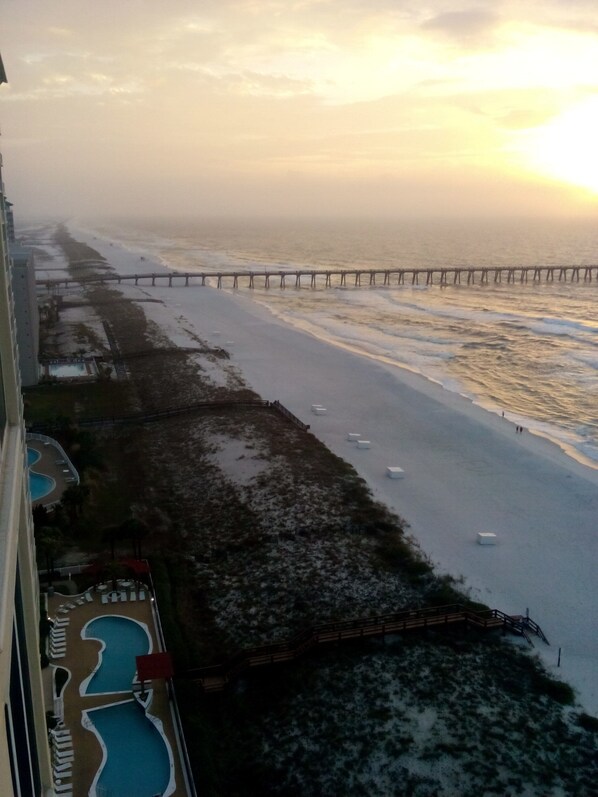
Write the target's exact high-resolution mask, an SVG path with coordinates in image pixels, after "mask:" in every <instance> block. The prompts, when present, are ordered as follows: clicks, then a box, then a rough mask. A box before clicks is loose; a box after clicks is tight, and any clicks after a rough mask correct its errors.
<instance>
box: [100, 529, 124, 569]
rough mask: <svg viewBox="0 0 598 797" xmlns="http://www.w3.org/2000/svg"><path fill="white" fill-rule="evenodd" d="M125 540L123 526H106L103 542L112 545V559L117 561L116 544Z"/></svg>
mask: <svg viewBox="0 0 598 797" xmlns="http://www.w3.org/2000/svg"><path fill="white" fill-rule="evenodd" d="M122 538H123V533H122V530H121V526H116V525H114V526H106V527H105V528H104V529H102V540H103V541H104V542H108V543H110V559H111V560H112V561H113V562H114V560H115V558H116V557H115V547H116V543H117V542H118V541H119V540H121V539H122Z"/></svg>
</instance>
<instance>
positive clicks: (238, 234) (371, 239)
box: [78, 218, 598, 467]
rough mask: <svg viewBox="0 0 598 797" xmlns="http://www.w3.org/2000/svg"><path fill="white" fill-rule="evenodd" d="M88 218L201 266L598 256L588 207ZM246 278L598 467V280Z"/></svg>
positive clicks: (281, 304) (332, 332)
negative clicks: (569, 210) (500, 212)
mask: <svg viewBox="0 0 598 797" xmlns="http://www.w3.org/2000/svg"><path fill="white" fill-rule="evenodd" d="M78 223H82V222H80V221H78ZM84 226H85V227H86V228H88V229H94V230H95V231H96V232H97V233H98V234H100V235H102V236H106V237H108V238H111V239H112V240H115V241H118V242H119V243H120V244H122V245H123V246H125V247H126V248H127V249H129V250H131V251H133V252H135V253H139V255H140V256H142V255H145V256H152V257H157V258H159V259H160V260H161V261H162V262H163V263H164V264H165V265H166V266H168V267H169V268H172V269H175V270H181V271H188V272H192V271H214V272H217V271H219V270H224V269H233V268H234V269H235V270H239V271H241V270H247V271H250V270H252V269H257V268H260V269H262V270H263V269H264V268H267V269H269V268H271V269H272V270H273V271H274V270H275V271H279V270H281V269H282V270H285V269H294V268H298V267H301V268H309V269H317V270H326V269H331V268H340V269H343V268H346V269H351V268H359V267H363V268H372V267H376V268H399V267H421V268H429V267H451V266H515V267H516V266H521V265H532V266H533V265H590V264H596V263H598V223H597V222H596V220H589V219H560V220H555V219H551V220H539V219H531V220H522V219H518V220H500V221H498V220H497V221H471V222H465V221H455V220H451V221H448V220H436V221H397V220H355V219H351V220H347V219H345V220H329V219H326V220H323V219H319V220H307V219H302V220H265V219H251V220H250V219H245V220H226V221H225V220H206V219H204V220H196V219H177V220H174V219H169V220H167V219H147V220H142V219H131V220H127V219H122V218H121V219H118V220H104V221H102V222H101V223H99V222H98V221H97V220H94V222H93V223H91V222H87V223H85V225H84ZM272 284H273V285H277V284H278V283H277V282H276V281H273V283H272ZM197 290H200V288H199V287H198V288H197ZM231 290H232V289H231ZM240 290H242V291H244V293H245V294H246V295H250V296H251V298H252V299H253V300H254V301H256V302H261V303H263V304H264V305H267V306H268V307H269V308H270V309H271V311H272V312H273V313H275V314H276V315H277V316H279V317H280V318H282V319H284V320H285V321H286V322H288V323H289V324H292V325H294V326H296V327H299V328H301V329H303V330H306V331H309V332H310V333H311V334H314V335H316V336H318V337H321V338H323V339H325V340H327V341H329V342H332V343H334V344H335V345H338V346H343V347H349V348H350V349H351V350H352V351H354V352H358V353H360V354H362V355H363V356H365V357H372V358H379V359H382V360H384V361H385V362H389V363H393V364H396V365H398V366H401V367H405V368H409V369H410V370H413V371H416V372H418V373H421V374H422V375H424V376H425V377H427V378H429V379H432V380H434V381H436V382H439V383H440V384H442V385H443V386H444V387H445V388H446V389H447V390H451V391H454V392H457V393H460V394H462V395H464V396H467V397H468V398H470V399H471V400H473V401H475V402H476V403H478V404H480V405H481V406H483V407H485V408H487V409H488V410H490V411H493V412H497V413H503V412H504V413H505V416H506V417H508V418H510V419H511V420H513V421H514V422H515V423H519V424H520V425H522V426H524V427H526V428H527V429H531V430H534V431H536V432H537V433H540V434H543V435H545V436H547V437H549V438H550V439H552V440H554V441H556V442H558V443H559V444H560V445H561V446H562V447H563V448H565V449H566V450H567V451H568V452H569V453H570V454H571V455H573V456H575V457H576V458H578V459H581V460H583V461H586V462H589V463H591V464H593V466H594V467H598V312H597V306H598V280H593V281H592V282H582V281H580V282H579V283H572V282H554V283H546V282H542V283H533V282H531V281H530V282H527V283H523V284H521V283H519V282H517V283H515V284H507V283H506V282H502V283H500V284H495V283H493V282H490V283H489V284H484V285H482V284H475V285H465V284H461V285H447V286H442V287H441V286H440V285H432V286H425V285H421V284H420V285H419V286H418V285H415V286H412V285H411V284H405V285H400V286H398V285H393V286H390V287H382V286H376V287H374V286H372V287H370V286H369V285H368V286H362V287H358V288H356V287H353V286H352V285H350V284H349V283H347V286H346V287H342V288H341V287H335V288H324V287H320V288H316V289H313V288H311V287H309V285H308V284H307V283H306V284H305V285H304V286H303V287H302V288H301V289H295V288H294V287H287V289H286V290H284V291H282V290H280V289H279V288H278V287H272V288H270V289H269V290H265V289H263V288H259V287H258V288H256V289H255V290H253V291H249V290H248V289H247V288H241V289H240Z"/></svg>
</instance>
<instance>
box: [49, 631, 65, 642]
mask: <svg viewBox="0 0 598 797" xmlns="http://www.w3.org/2000/svg"><path fill="white" fill-rule="evenodd" d="M65 639H66V634H64V633H62V634H56V633H52V634H50V640H51V641H52V642H64V640H65Z"/></svg>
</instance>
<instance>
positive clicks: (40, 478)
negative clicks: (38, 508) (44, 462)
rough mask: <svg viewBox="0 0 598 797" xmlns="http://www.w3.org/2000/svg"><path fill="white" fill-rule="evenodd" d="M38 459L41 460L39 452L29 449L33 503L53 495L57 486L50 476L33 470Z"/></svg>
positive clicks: (30, 485) (28, 464)
mask: <svg viewBox="0 0 598 797" xmlns="http://www.w3.org/2000/svg"><path fill="white" fill-rule="evenodd" d="M38 459H41V454H40V453H39V451H35V449H33V448H28V449H27V466H28V467H29V492H30V493H31V500H32V501H39V500H40V498H43V497H44V496H45V495H48V493H51V492H52V490H53V489H54V487H55V486H56V482H55V481H54V479H51V478H50V477H49V476H44V475H43V473H36V472H35V471H32V470H31V466H32V465H34V464H35V463H36V462H37V461H38Z"/></svg>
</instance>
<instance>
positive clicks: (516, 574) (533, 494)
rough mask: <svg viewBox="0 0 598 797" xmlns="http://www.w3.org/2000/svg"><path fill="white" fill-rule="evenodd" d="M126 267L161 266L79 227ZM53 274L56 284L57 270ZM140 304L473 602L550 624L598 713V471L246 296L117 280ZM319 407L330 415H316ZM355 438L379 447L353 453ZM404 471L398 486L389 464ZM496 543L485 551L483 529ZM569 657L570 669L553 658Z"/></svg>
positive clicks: (582, 696)
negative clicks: (284, 415) (281, 408)
mask: <svg viewBox="0 0 598 797" xmlns="http://www.w3.org/2000/svg"><path fill="white" fill-rule="evenodd" d="M71 232H72V234H73V235H74V236H75V237H76V238H77V239H78V240H82V241H85V242H87V243H88V244H89V245H90V246H92V247H94V248H95V249H96V250H97V251H99V252H100V253H101V254H103V255H104V256H105V257H106V258H107V259H108V261H109V262H110V264H111V265H112V266H113V267H114V269H115V270H116V271H118V272H119V273H135V272H140V271H146V272H147V271H153V270H155V271H158V270H163V268H164V267H163V266H161V265H159V264H157V263H152V262H151V261H150V260H149V259H146V261H145V262H144V263H143V264H142V265H140V261H139V254H135V253H131V252H127V251H126V250H125V249H123V248H121V247H118V246H117V245H116V244H111V243H110V242H108V241H105V240H102V239H100V238H99V237H98V236H96V235H95V234H92V233H89V232H86V231H84V230H81V229H78V228H74V227H71ZM52 276H58V274H57V273H56V272H55V273H54V274H52ZM119 289H120V290H122V291H123V293H125V294H126V295H127V296H129V297H131V298H133V297H139V298H148V297H151V298H152V299H159V300H160V301H161V303H144V305H143V308H144V311H145V312H146V314H147V315H148V317H149V318H150V319H152V320H153V321H155V322H156V323H157V324H159V326H160V327H161V328H162V329H163V330H164V331H165V333H166V334H167V335H168V336H169V338H170V339H171V340H172V342H173V343H174V344H177V345H187V346H188V345H192V338H191V335H197V336H198V337H200V338H202V339H204V340H207V341H209V342H210V343H211V344H213V345H218V346H221V347H222V348H224V349H226V350H227V351H228V352H229V353H230V358H231V360H230V362H231V365H233V366H235V367H237V368H238V369H239V371H240V372H241V374H242V375H243V378H244V379H245V381H246V382H247V384H248V385H249V386H250V387H252V388H253V389H254V390H255V391H256V392H258V393H259V394H260V395H261V396H262V397H263V398H266V399H271V400H273V399H278V400H280V401H281V402H282V403H283V404H284V405H285V406H287V407H288V408H289V409H290V410H291V411H292V412H294V413H295V414H296V415H297V416H299V417H300V418H301V419H302V420H304V421H305V422H307V423H309V424H311V429H312V431H313V432H314V434H315V435H317V437H318V438H319V439H321V440H322V441H323V442H324V443H325V444H326V445H327V446H328V447H329V448H330V449H331V450H332V451H333V452H334V453H336V454H338V455H339V456H341V457H342V458H344V459H345V460H346V461H348V462H350V463H351V464H352V465H353V466H354V468H355V469H356V471H357V472H358V473H359V474H360V475H361V476H362V477H363V478H364V479H365V480H366V481H367V483H368V484H369V485H370V487H371V489H372V491H373V493H374V495H375V497H376V498H377V499H379V500H380V501H382V502H384V503H385V504H387V505H388V506H389V507H390V508H391V509H393V510H394V511H396V512H397V513H398V514H400V515H401V516H402V517H404V518H406V519H407V521H408V522H409V524H410V527H411V528H410V532H411V534H412V536H413V537H414V538H415V539H416V540H417V541H418V543H419V544H420V546H421V548H422V550H423V551H424V552H425V553H426V554H428V555H429V556H430V558H431V560H432V561H433V562H434V564H435V565H436V566H437V568H438V570H439V571H440V572H447V573H450V574H452V575H453V576H456V577H459V576H462V577H463V579H464V584H465V585H466V586H467V587H469V588H470V589H471V593H472V597H474V598H477V599H479V600H481V601H483V602H484V603H486V604H488V605H490V606H491V607H494V608H499V609H501V610H503V611H506V612H509V613H512V614H524V613H525V612H526V610H529V614H530V616H531V617H532V618H533V619H534V620H535V621H536V622H538V623H539V624H540V626H541V627H542V629H543V631H544V633H545V634H546V636H547V637H548V639H549V641H550V646H545V645H544V644H543V643H542V642H540V641H538V642H536V650H537V651H538V653H539V654H540V655H541V656H542V658H543V660H544V663H545V664H546V666H547V667H548V668H549V670H550V671H551V672H553V673H554V675H556V676H558V677H560V678H562V679H564V680H566V681H568V682H569V683H570V684H571V685H572V686H574V688H575V689H576V690H577V694H578V699H579V701H580V703H581V704H582V705H583V707H584V709H585V710H586V711H588V712H590V713H592V714H598V620H597V617H598V611H597V610H598V590H597V589H596V579H595V572H596V564H597V563H598V550H597V549H598V543H597V531H598V520H597V517H598V471H597V470H593V469H591V468H588V467H586V466H585V465H583V464H581V463H579V462H577V461H575V460H573V459H572V458H570V457H569V456H567V455H566V454H565V453H564V452H563V451H561V450H560V449H559V448H558V447H557V446H556V445H554V444H552V443H551V442H549V441H547V440H545V439H543V438H540V437H538V436H535V435H532V434H530V433H529V432H526V431H524V432H523V433H522V434H517V433H516V429H515V424H514V423H512V422H511V421H510V420H509V408H508V407H505V417H504V418H502V417H500V416H497V415H493V414H491V413H488V412H486V411H485V410H483V409H482V408H480V407H477V406H475V405H473V404H472V403H471V402H470V401H468V400H466V399H464V398H462V397H460V396H458V395H455V394H451V393H449V392H447V391H446V390H444V389H442V388H441V387H439V386H438V385H435V384H433V383H431V382H429V381H428V380H426V379H424V378H422V377H420V376H418V375H416V374H413V373H411V372H408V371H406V370H403V369H399V368H396V367H394V366H390V365H388V364H386V363H384V362H380V361H377V360H373V359H369V358H367V357H363V356H360V355H356V354H355V353H353V352H351V351H347V350H345V349H341V348H339V347H337V346H333V345H331V344H330V343H328V342H326V341H322V340H319V339H316V338H315V337H313V336H312V335H310V334H307V333H306V332H304V331H302V330H299V329H295V328H293V327H291V326H289V325H288V324H286V323H285V322H284V321H282V320H280V319H277V318H275V317H274V316H273V315H272V314H271V313H270V312H269V311H268V310H267V309H265V308H263V307H261V306H260V305H258V304H257V303H255V302H253V301H252V300H251V298H250V296H249V292H248V291H247V292H239V293H238V294H236V295H231V294H229V293H226V292H224V291H218V290H216V289H213V288H208V287H205V288H200V287H193V288H166V287H153V288H152V287H149V286H139V287H137V288H135V287H133V286H129V285H127V286H120V288H119ZM313 404H321V405H323V406H324V407H326V408H327V414H325V415H319V416H317V415H314V414H313V413H312V412H311V410H310V408H311V405H313ZM349 432H358V433H359V434H360V435H361V437H362V438H363V439H367V440H369V441H371V447H370V448H369V449H364V450H361V449H357V448H356V446H355V444H354V443H351V442H349V441H348V440H347V435H348V433H349ZM389 466H398V467H401V468H403V469H404V471H405V477H404V478H403V479H400V480H393V479H389V478H387V475H386V469H387V467H389ZM481 531H484V532H493V533H495V534H496V535H497V544H496V545H495V546H480V545H478V544H477V534H478V532H481ZM559 648H560V649H561V666H560V668H557V666H556V665H557V658H558V653H559Z"/></svg>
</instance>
